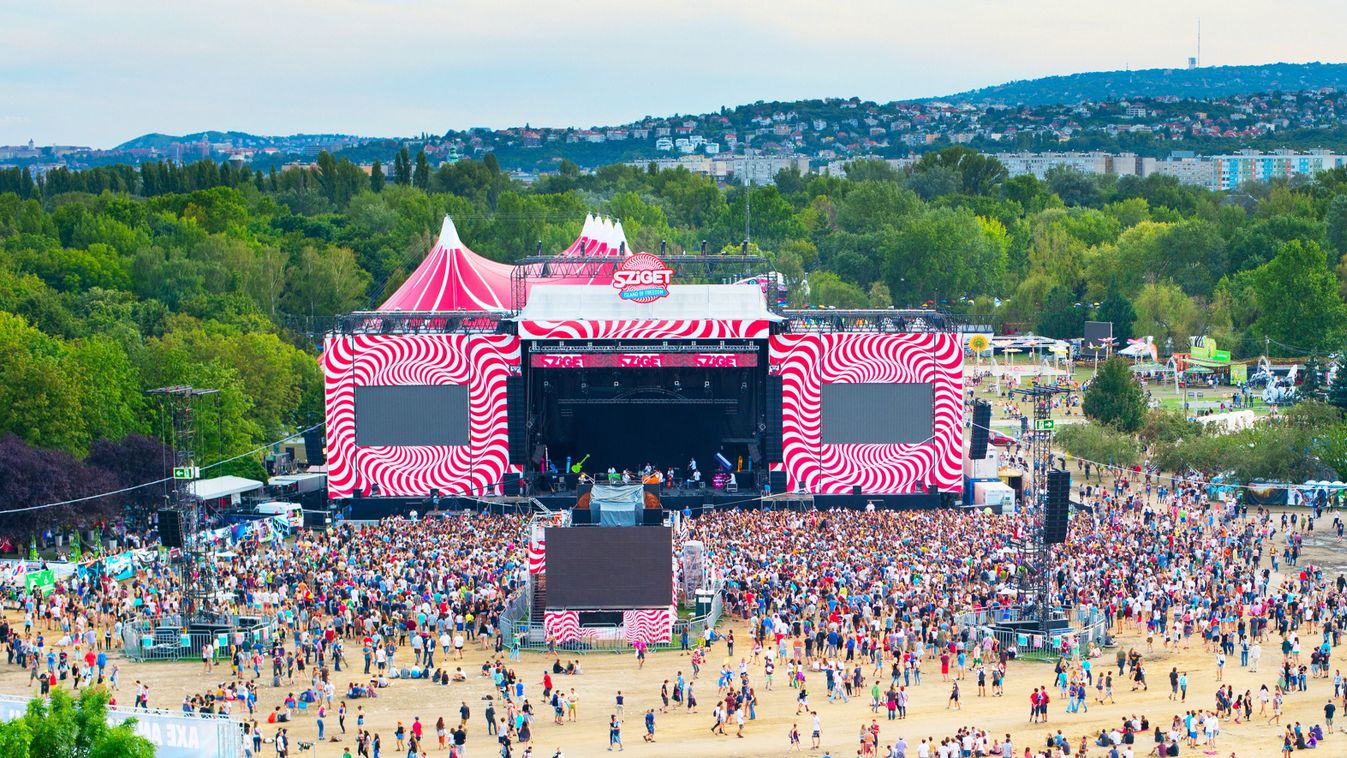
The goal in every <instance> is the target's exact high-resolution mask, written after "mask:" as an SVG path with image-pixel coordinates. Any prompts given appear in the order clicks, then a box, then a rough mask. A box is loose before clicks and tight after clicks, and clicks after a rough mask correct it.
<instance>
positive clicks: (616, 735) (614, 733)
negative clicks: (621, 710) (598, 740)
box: [608, 713, 624, 753]
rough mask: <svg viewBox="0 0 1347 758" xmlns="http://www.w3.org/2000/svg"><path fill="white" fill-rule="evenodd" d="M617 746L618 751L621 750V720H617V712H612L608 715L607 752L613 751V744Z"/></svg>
mask: <svg viewBox="0 0 1347 758" xmlns="http://www.w3.org/2000/svg"><path fill="white" fill-rule="evenodd" d="M614 745H616V746H617V750H618V752H619V753H620V752H622V750H623V749H624V748H623V747H622V722H621V721H618V720H617V714H616V713H614V714H612V715H611V716H609V717H608V752H610V753H611V752H613V746H614Z"/></svg>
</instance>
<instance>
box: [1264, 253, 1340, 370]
mask: <svg viewBox="0 0 1347 758" xmlns="http://www.w3.org/2000/svg"><path fill="white" fill-rule="evenodd" d="M1253 280H1254V283H1255V285H1256V287H1257V289H1256V297H1257V300H1258V312H1259V316H1258V320H1257V321H1256V322H1255V323H1254V328H1255V330H1256V331H1257V332H1258V333H1259V334H1262V335H1266V336H1267V337H1270V338H1271V339H1273V340H1275V341H1277V342H1279V343H1281V344H1282V345H1289V346H1291V347H1284V348H1282V349H1283V350H1290V351H1293V352H1295V351H1299V350H1311V351H1319V352H1328V351H1330V350H1332V349H1335V348H1337V347H1338V346H1341V345H1342V344H1344V342H1347V305H1344V304H1343V301H1342V297H1341V296H1340V295H1339V294H1338V283H1337V279H1336V277H1334V275H1333V271H1332V270H1331V269H1330V268H1329V267H1328V261H1327V257H1326V256H1325V254H1324V250H1323V248H1322V247H1320V246H1319V245H1318V244H1317V243H1314V242H1308V243H1306V242H1299V241H1293V242H1287V243H1285V244H1283V245H1282V246H1281V247H1280V248H1279V249H1278V250H1277V255H1276V257H1275V258H1273V259H1272V260H1271V261H1268V262H1267V263H1265V264H1264V265H1262V266H1260V267H1259V268H1258V269H1257V270H1255V271H1254V272H1253Z"/></svg>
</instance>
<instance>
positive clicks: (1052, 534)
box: [1043, 469, 1071, 545]
mask: <svg viewBox="0 0 1347 758" xmlns="http://www.w3.org/2000/svg"><path fill="white" fill-rule="evenodd" d="M1047 498H1048V501H1047V503H1046V504H1045V505H1046V507H1045V508H1044V510H1043V541H1044V542H1047V543H1048V544H1049V545H1060V544H1062V543H1063V542H1066V527H1067V520H1068V517H1069V516H1070V514H1071V473H1070V472H1068V471H1062V470H1061V469H1054V470H1052V471H1049V472H1048V495H1047Z"/></svg>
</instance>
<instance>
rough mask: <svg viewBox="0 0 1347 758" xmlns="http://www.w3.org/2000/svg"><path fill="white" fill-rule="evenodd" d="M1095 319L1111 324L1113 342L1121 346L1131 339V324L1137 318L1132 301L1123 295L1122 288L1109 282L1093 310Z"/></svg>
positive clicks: (1125, 345)
mask: <svg viewBox="0 0 1347 758" xmlns="http://www.w3.org/2000/svg"><path fill="white" fill-rule="evenodd" d="M1095 319H1096V320H1098V321H1108V322H1111V323H1112V324H1113V339H1114V340H1115V341H1116V342H1115V344H1116V345H1117V346H1118V347H1120V348H1122V347H1127V341H1128V340H1129V339H1132V324H1133V323H1135V322H1136V320H1137V312H1136V309H1135V308H1133V307H1132V301H1131V300H1128V299H1127V297H1126V296H1125V295H1123V293H1122V290H1120V289H1118V287H1117V286H1116V285H1114V284H1110V285H1109V288H1108V292H1107V294H1105V295H1104V299H1103V301H1102V302H1100V303H1099V308H1098V309H1097V310H1096V311H1095Z"/></svg>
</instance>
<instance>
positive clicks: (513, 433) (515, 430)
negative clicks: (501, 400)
mask: <svg viewBox="0 0 1347 758" xmlns="http://www.w3.org/2000/svg"><path fill="white" fill-rule="evenodd" d="M505 426H506V429H507V430H508V431H507V435H508V439H509V445H510V462H512V463H526V462H527V461H528V455H529V451H528V441H529V430H528V391H527V388H526V387H525V385H524V377H522V376H507V377H505Z"/></svg>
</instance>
